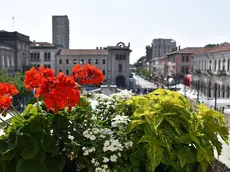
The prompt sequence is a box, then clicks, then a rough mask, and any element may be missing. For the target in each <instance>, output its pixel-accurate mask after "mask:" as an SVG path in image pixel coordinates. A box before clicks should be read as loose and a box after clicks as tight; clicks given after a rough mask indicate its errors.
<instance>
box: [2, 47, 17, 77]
mask: <svg viewBox="0 0 230 172" xmlns="http://www.w3.org/2000/svg"><path fill="white" fill-rule="evenodd" d="M15 53H16V52H15V49H13V48H11V47H9V46H6V45H4V44H3V45H1V44H0V70H5V71H7V72H8V73H9V74H14V71H15Z"/></svg>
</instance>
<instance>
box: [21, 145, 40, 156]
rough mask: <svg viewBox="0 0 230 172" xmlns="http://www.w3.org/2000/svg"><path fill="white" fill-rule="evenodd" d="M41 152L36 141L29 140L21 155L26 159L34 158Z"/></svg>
mask: <svg viewBox="0 0 230 172" xmlns="http://www.w3.org/2000/svg"><path fill="white" fill-rule="evenodd" d="M38 152H39V147H38V145H37V143H36V142H35V141H30V142H28V144H27V146H26V147H25V148H24V149H23V150H22V152H21V156H22V157H23V158H24V159H33V158H34V157H35V156H36V155H37V154H38Z"/></svg>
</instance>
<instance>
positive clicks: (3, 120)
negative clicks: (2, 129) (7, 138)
mask: <svg viewBox="0 0 230 172" xmlns="http://www.w3.org/2000/svg"><path fill="white" fill-rule="evenodd" d="M0 120H1V121H2V122H3V123H5V124H6V125H9V126H11V125H10V124H9V123H8V122H6V121H5V120H3V119H2V118H1V117H0Z"/></svg>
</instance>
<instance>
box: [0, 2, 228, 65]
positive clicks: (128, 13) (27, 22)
mask: <svg viewBox="0 0 230 172" xmlns="http://www.w3.org/2000/svg"><path fill="white" fill-rule="evenodd" d="M0 4H1V10H0V30H6V31H18V32H20V33H22V34H25V35H28V36H30V40H31V41H33V40H35V41H42V42H50V43H52V15H67V16H68V17H69V20H70V48H71V49H90V48H96V47H106V46H108V45H116V44H117V43H118V42H120V41H121V42H124V43H125V44H128V43H130V48H131V49H132V53H131V55H130V62H131V63H134V62H135V61H136V60H137V59H138V58H140V57H141V56H144V55H145V46H146V45H151V42H152V40H153V39H154V38H171V39H174V40H176V42H177V45H178V46H179V45H180V46H181V48H185V47H189V46H192V47H198V46H204V45H206V44H209V43H221V42H228V41H229V42H230V22H229V21H230V20H229V19H230V13H229V7H230V0H116V1H115V0H36V1H35V0H20V1H19V0H7V1H6V0H0ZM13 17H14V22H13V20H12V18H13ZM13 23H14V24H13Z"/></svg>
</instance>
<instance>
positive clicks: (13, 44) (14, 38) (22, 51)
mask: <svg viewBox="0 0 230 172" xmlns="http://www.w3.org/2000/svg"><path fill="white" fill-rule="evenodd" d="M0 44H1V45H3V46H5V47H8V48H11V49H14V55H13V57H12V56H11V59H12V58H13V59H14V62H12V61H11V62H12V65H13V66H14V72H15V71H23V70H25V69H26V68H27V66H28V65H29V63H30V61H29V60H30V47H29V45H30V39H29V36H26V35H23V34H21V33H18V32H7V31H0ZM0 58H1V59H7V57H6V55H2V56H1V57H0ZM2 61H3V60H2ZM6 62H7V61H6ZM12 72H13V71H12Z"/></svg>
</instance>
